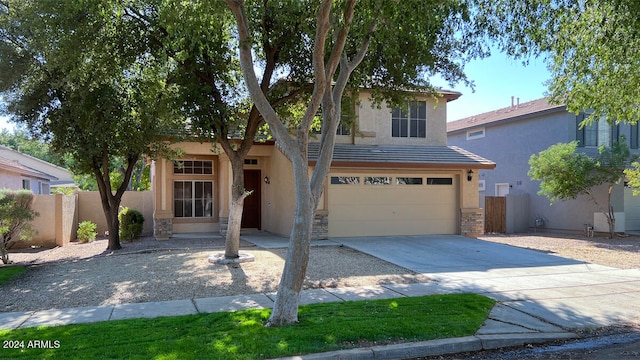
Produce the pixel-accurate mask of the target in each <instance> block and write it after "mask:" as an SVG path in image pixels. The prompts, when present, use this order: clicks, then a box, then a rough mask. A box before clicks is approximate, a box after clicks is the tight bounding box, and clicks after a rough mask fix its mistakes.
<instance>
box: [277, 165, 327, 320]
mask: <svg viewBox="0 0 640 360" xmlns="http://www.w3.org/2000/svg"><path fill="white" fill-rule="evenodd" d="M306 163H307V162H306V160H305V161H304V162H302V164H299V163H298V164H297V163H296V162H293V168H294V178H295V187H296V208H295V213H294V220H293V227H292V229H291V235H290V236H289V248H288V250H287V257H286V259H287V260H286V262H285V266H284V270H283V272H282V277H281V279H280V284H279V285H278V295H277V296H276V300H275V302H274V304H273V310H272V312H271V317H270V318H269V321H268V322H267V326H281V325H286V324H292V323H296V322H298V305H299V302H300V291H301V290H302V283H303V282H304V277H305V274H306V272H307V265H308V264H309V249H310V246H311V232H312V229H313V217H314V214H315V208H316V206H315V202H314V201H313V197H312V194H311V188H310V186H309V173H308V166H307V165H306Z"/></svg>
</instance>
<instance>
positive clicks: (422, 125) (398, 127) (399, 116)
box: [391, 101, 427, 138]
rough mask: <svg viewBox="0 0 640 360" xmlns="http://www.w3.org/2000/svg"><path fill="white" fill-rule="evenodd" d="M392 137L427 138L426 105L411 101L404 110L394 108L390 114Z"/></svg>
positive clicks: (422, 102) (423, 102) (421, 102)
mask: <svg viewBox="0 0 640 360" xmlns="http://www.w3.org/2000/svg"><path fill="white" fill-rule="evenodd" d="M391 136H392V137H410V138H426V137H427V103H426V102H425V101H412V102H409V103H407V107H406V109H405V108H394V109H393V110H392V112H391Z"/></svg>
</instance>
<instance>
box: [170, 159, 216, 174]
mask: <svg viewBox="0 0 640 360" xmlns="http://www.w3.org/2000/svg"><path fill="white" fill-rule="evenodd" d="M187 162H188V163H191V166H186V164H185V163H187ZM180 163H182V167H180V166H179V165H178V164H180ZM196 163H201V166H199V167H196V166H195V164H196ZM205 163H207V164H210V165H211V166H204V164H205ZM213 167H214V163H213V160H204V159H191V160H186V159H183V160H175V161H173V174H174V175H180V176H182V175H187V176H193V175H207V176H208V175H213V172H214V170H213ZM187 169H190V171H191V172H188V171H187ZM196 169H198V170H199V171H200V172H196ZM176 170H180V171H176ZM207 170H209V171H210V172H207Z"/></svg>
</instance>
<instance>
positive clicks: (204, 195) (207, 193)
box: [173, 180, 213, 218]
mask: <svg viewBox="0 0 640 360" xmlns="http://www.w3.org/2000/svg"><path fill="white" fill-rule="evenodd" d="M173 209H174V216H175V217H177V218H205V217H212V216H213V182H211V181H195V180H194V181H175V182H174V183H173Z"/></svg>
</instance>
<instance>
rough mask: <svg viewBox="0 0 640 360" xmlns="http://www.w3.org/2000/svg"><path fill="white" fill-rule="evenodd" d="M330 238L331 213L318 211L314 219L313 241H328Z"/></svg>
mask: <svg viewBox="0 0 640 360" xmlns="http://www.w3.org/2000/svg"><path fill="white" fill-rule="evenodd" d="M328 238H329V212H328V211H322V210H318V211H316V217H315V218H314V219H313V230H312V233H311V240H327V239H328Z"/></svg>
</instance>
